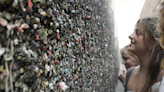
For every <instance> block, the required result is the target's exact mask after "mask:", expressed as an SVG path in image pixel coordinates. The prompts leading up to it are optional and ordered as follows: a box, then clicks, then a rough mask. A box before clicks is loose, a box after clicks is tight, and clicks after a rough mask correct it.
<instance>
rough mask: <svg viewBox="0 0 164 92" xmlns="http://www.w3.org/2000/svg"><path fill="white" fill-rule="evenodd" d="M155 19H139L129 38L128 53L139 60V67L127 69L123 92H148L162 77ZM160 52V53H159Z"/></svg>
mask: <svg viewBox="0 0 164 92" xmlns="http://www.w3.org/2000/svg"><path fill="white" fill-rule="evenodd" d="M156 23H157V18H144V19H140V20H139V21H138V22H137V24H136V28H135V31H134V32H133V33H132V34H131V35H130V36H129V38H130V39H131V44H130V47H129V48H128V50H129V51H131V52H132V53H134V54H135V55H136V56H137V57H138V58H139V60H140V65H138V66H136V67H134V68H131V69H129V71H128V73H127V78H126V84H125V92H126V91H127V90H129V91H134V92H150V91H151V87H152V85H153V84H154V83H155V82H158V81H161V79H162V75H163V74H164V73H163V72H161V69H160V67H159V66H160V63H161V53H162V52H163V51H161V47H160V46H159V44H158V38H159V36H158V34H157V33H156V32H155V30H156ZM159 52H160V53H159Z"/></svg>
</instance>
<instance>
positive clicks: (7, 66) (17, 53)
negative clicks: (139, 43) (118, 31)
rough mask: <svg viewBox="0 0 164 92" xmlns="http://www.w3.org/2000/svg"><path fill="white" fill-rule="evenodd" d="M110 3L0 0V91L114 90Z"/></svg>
mask: <svg viewBox="0 0 164 92" xmlns="http://www.w3.org/2000/svg"><path fill="white" fill-rule="evenodd" d="M111 6H112V2H111V1H110V0H3V1H0V91H1V92H2V91H6V92H9V91H11V92H27V91H29V92H62V90H63V91H66V92H115V85H116V83H117V74H118V66H119V64H118V59H117V55H118V53H117V46H115V44H116V41H115V36H114V19H113V18H114V17H113V9H112V8H111Z"/></svg>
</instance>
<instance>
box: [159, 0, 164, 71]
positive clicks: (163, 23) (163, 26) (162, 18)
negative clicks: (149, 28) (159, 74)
mask: <svg viewBox="0 0 164 92" xmlns="http://www.w3.org/2000/svg"><path fill="white" fill-rule="evenodd" d="M158 29H159V32H160V34H161V39H160V45H161V47H162V48H163V49H164V1H162V2H161V4H160V7H159V22H158ZM161 67H162V68H163V69H164V58H163V60H162V62H161Z"/></svg>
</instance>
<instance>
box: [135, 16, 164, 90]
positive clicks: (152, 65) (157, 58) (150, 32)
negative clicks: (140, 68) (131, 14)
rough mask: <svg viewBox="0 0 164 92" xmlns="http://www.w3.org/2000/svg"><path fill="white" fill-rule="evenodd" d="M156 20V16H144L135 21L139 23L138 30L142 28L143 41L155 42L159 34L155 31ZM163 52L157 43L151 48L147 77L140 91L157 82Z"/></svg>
mask: <svg viewBox="0 0 164 92" xmlns="http://www.w3.org/2000/svg"><path fill="white" fill-rule="evenodd" d="M157 21H158V19H157V18H144V19H140V20H139V21H138V22H137V24H139V30H141V27H142V28H143V30H144V34H143V36H144V41H145V43H147V42H149V43H152V44H155V43H156V38H159V34H158V32H156V28H157ZM146 34H147V36H146ZM163 53H164V52H163V49H162V47H161V46H160V44H159V43H158V44H157V45H156V46H154V47H153V48H152V49H151V59H150V62H149V64H148V67H147V70H148V71H147V79H146V83H145V85H144V87H143V88H142V92H148V90H149V89H150V88H151V86H152V85H153V84H154V83H155V82H157V77H158V74H159V72H160V64H161V61H162V58H163V55H164V54H163Z"/></svg>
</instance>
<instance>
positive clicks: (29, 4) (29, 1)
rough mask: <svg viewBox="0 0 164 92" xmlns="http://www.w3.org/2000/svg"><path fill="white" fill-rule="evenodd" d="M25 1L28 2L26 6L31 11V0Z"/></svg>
mask: <svg viewBox="0 0 164 92" xmlns="http://www.w3.org/2000/svg"><path fill="white" fill-rule="evenodd" d="M27 2H28V6H29V8H30V11H31V12H32V6H33V4H32V2H31V0H27Z"/></svg>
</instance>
